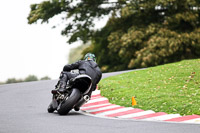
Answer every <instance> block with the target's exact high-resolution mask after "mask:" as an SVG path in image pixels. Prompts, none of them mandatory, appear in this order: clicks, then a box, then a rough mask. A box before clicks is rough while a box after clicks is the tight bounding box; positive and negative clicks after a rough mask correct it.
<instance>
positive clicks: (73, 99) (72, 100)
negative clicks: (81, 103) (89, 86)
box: [57, 89, 81, 115]
mask: <svg viewBox="0 0 200 133" xmlns="http://www.w3.org/2000/svg"><path fill="white" fill-rule="evenodd" d="M80 96H81V93H80V91H79V90H78V89H73V90H72V93H71V94H70V96H69V97H68V99H67V100H65V101H64V102H62V103H61V104H60V105H59V106H58V109H57V111H58V113H59V114H60V115H66V114H67V113H68V112H69V111H70V110H71V109H72V108H73V107H74V105H75V104H76V103H77V101H78V100H79V99H80Z"/></svg>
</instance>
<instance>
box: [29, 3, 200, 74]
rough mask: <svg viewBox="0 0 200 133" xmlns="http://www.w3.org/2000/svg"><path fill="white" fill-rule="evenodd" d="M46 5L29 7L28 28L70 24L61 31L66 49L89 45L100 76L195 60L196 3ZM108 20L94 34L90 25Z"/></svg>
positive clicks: (198, 48) (199, 29) (198, 49)
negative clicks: (56, 19) (58, 18)
mask: <svg viewBox="0 0 200 133" xmlns="http://www.w3.org/2000/svg"><path fill="white" fill-rule="evenodd" d="M74 2H75V1H74V0H51V1H45V2H42V3H40V4H33V5H32V6H31V12H30V14H29V17H28V20H29V23H30V24H32V23H34V22H36V21H37V20H39V19H41V20H42V22H48V20H49V19H50V18H51V17H53V16H54V15H57V14H59V13H62V12H64V13H66V18H65V19H66V20H69V19H72V21H71V22H69V23H68V24H67V26H66V28H65V29H64V30H63V31H62V34H63V35H68V36H70V39H69V43H72V42H75V41H77V40H82V41H83V42H86V41H88V40H91V43H92V47H89V48H88V49H86V50H85V52H88V51H90V52H94V53H95V54H96V55H97V57H98V63H99V65H100V66H102V70H104V71H115V70H122V69H127V68H128V69H132V68H140V67H148V66H155V65H159V64H164V63H169V62H174V61H179V60H182V59H190V58H198V57H200V22H199V21H200V17H199V14H200V1H199V0H181V1H180V0H165V1H164V0H132V1H128V0H117V1H116V2H111V1H109V0H98V1H97V0H82V1H78V2H77V3H74ZM105 15H110V18H109V21H108V22H107V24H106V26H105V27H103V28H102V29H100V30H96V31H95V30H94V29H93V28H92V27H93V26H94V24H93V20H94V19H95V18H101V17H103V16H105Z"/></svg>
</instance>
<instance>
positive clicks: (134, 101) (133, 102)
mask: <svg viewBox="0 0 200 133" xmlns="http://www.w3.org/2000/svg"><path fill="white" fill-rule="evenodd" d="M134 105H137V102H136V100H135V97H132V106H134Z"/></svg>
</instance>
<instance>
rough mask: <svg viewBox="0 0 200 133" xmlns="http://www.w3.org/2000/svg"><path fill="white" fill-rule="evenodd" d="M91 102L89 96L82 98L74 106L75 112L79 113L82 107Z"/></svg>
mask: <svg viewBox="0 0 200 133" xmlns="http://www.w3.org/2000/svg"><path fill="white" fill-rule="evenodd" d="M89 100H90V97H89V96H88V95H85V96H83V97H81V99H80V100H79V101H78V103H77V104H76V105H75V106H74V110H75V111H79V109H80V107H81V106H82V105H83V104H85V103H87V102H88V101H89Z"/></svg>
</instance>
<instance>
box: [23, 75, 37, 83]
mask: <svg viewBox="0 0 200 133" xmlns="http://www.w3.org/2000/svg"><path fill="white" fill-rule="evenodd" d="M30 81H38V78H37V77H36V76H35V75H29V76H28V77H26V78H25V79H24V82H30Z"/></svg>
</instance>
